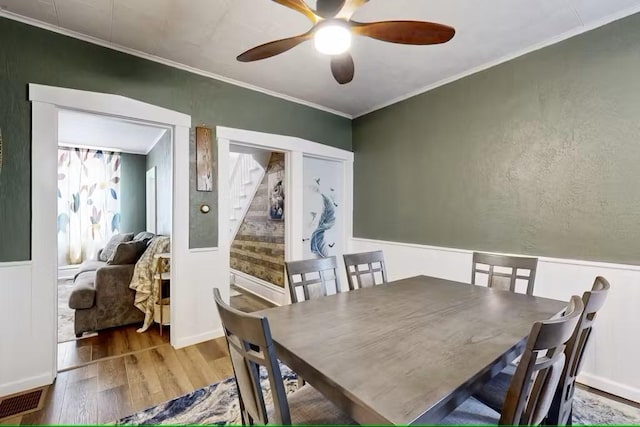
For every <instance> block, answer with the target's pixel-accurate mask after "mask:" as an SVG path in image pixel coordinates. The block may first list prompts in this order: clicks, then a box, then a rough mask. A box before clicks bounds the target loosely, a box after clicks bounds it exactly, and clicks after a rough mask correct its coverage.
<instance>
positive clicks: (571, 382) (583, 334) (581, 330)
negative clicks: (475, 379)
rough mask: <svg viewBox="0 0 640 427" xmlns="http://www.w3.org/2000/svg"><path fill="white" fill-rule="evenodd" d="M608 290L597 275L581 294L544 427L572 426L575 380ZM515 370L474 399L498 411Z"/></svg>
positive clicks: (497, 378)
mask: <svg viewBox="0 0 640 427" xmlns="http://www.w3.org/2000/svg"><path fill="white" fill-rule="evenodd" d="M609 289H610V285H609V282H608V281H607V279H605V278H604V277H600V276H598V277H596V279H595V281H594V282H593V286H592V287H591V290H590V291H587V292H585V293H584V294H583V295H582V303H583V304H584V310H583V312H582V315H581V316H580V319H579V320H578V324H577V325H576V328H575V330H574V332H573V335H572V336H571V338H570V339H569V342H568V343H567V345H566V347H565V349H564V354H565V360H566V363H565V365H564V368H563V370H562V375H561V376H560V381H559V382H558V388H557V390H556V394H555V396H554V398H553V402H552V403H551V408H550V410H549V414H548V417H547V420H546V422H545V424H547V425H567V424H571V421H572V420H571V416H572V407H573V394H574V392H575V380H576V377H577V376H578V374H579V373H580V369H581V368H582V362H583V360H584V352H585V349H586V346H587V344H588V342H589V338H590V337H591V333H592V331H593V325H594V323H595V319H596V316H597V314H598V311H600V309H601V308H602V306H603V305H604V302H605V300H606V299H607V295H608V293H609ZM514 370H515V367H514V366H513V365H510V366H508V367H507V368H506V369H504V370H503V371H502V372H500V373H499V374H498V375H497V376H495V377H494V378H493V379H492V380H491V381H489V382H488V383H487V384H486V385H485V386H484V387H483V389H482V390H480V392H478V393H477V394H476V395H475V397H476V398H477V399H478V400H479V401H481V402H482V403H484V404H485V405H488V406H489V407H491V408H493V409H496V410H499V408H500V405H501V403H500V402H501V401H503V400H504V396H505V395H506V392H507V388H508V385H509V382H510V381H511V378H512V376H513V372H514Z"/></svg>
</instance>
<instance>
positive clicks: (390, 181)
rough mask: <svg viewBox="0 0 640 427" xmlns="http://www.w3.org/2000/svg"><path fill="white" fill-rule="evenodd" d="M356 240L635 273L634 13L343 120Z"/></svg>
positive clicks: (639, 235)
mask: <svg viewBox="0 0 640 427" xmlns="http://www.w3.org/2000/svg"><path fill="white" fill-rule="evenodd" d="M353 148H354V152H355V172H354V174H355V176H354V179H355V201H354V204H355V207H354V209H355V212H354V234H355V236H357V237H365V238H373V239H382V240H391V241H401V242H413V243H421V244H428V245H436V246H445V247H456V248H468V249H477V250H487V251H499V252H513V253H522V254H535V255H546V256H554V257H563V258H577V259H586V260H601V261H614V262H623V263H634V264H637V263H640V243H639V242H640V166H639V165H640V14H636V15H634V16H631V17H628V18H626V19H624V20H621V21H618V22H615V23H613V24H610V25H607V26H605V27H602V28H600V29H597V30H595V31H592V32H589V33H586V34H583V35H580V36H578V37H575V38H572V39H569V40H567V41H564V42H562V43H559V44H556V45H553V46H550V47H547V48H545V49H542V50H539V51H537V52H533V53H531V54H528V55H526V56H524V57H520V58H518V59H515V60H513V61H510V62H507V63H505V64H502V65H499V66H496V67H494V68H491V69H489V70H486V71H484V72H481V73H478V74H474V75H472V76H469V77H466V78H464V79H462V80H458V81H456V82H453V83H451V84H448V85H446V86H443V87H440V88H438V89H435V90H433V91H430V92H428V93H425V94H422V95H419V96H416V97H414V98H411V99H408V100H406V101H403V102H401V103H398V104H395V105H392V106H390V107H387V108H385V109H383V110H380V111H377V112H374V113H371V114H369V115H366V116H364V117H361V118H358V119H356V120H355V121H354V122H353Z"/></svg>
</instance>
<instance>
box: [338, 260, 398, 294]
mask: <svg viewBox="0 0 640 427" xmlns="http://www.w3.org/2000/svg"><path fill="white" fill-rule="evenodd" d="M343 259H344V265H345V267H346V270H347V282H348V284H349V289H350V290H354V289H358V288H364V287H369V286H375V285H379V284H382V283H386V282H387V281H388V279H387V271H386V267H385V262H384V253H383V252H382V251H374V252H363V253H357V254H345V255H343ZM361 266H365V267H364V268H360V267H361ZM376 273H380V276H382V280H380V281H378V280H376ZM354 279H355V280H354ZM365 279H367V280H366V281H365Z"/></svg>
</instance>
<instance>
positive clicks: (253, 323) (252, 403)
mask: <svg viewBox="0 0 640 427" xmlns="http://www.w3.org/2000/svg"><path fill="white" fill-rule="evenodd" d="M213 296H214V299H215V302H216V306H217V307H218V313H220V319H221V320H222V327H223V329H224V333H225V336H226V337H227V344H228V346H229V356H230V357H231V365H232V366H233V372H234V374H235V378H236V385H237V387H238V397H239V399H240V411H241V414H242V422H243V424H260V425H265V424H267V423H268V422H269V420H268V419H267V409H266V407H265V399H264V395H263V393H262V386H261V385H260V367H261V366H262V367H264V368H265V370H266V372H267V376H268V379H269V384H270V386H271V397H272V399H273V416H274V418H275V420H271V421H272V423H274V424H291V415H290V413H289V404H288V402H287V396H286V393H285V389H284V382H283V381H282V374H281V372H280V366H279V364H278V359H277V357H276V353H275V349H274V346H273V340H272V338H271V331H270V329H269V322H268V321H267V319H266V318H265V317H262V316H256V315H253V314H247V313H243V312H241V311H239V310H236V309H234V308H232V307H230V306H229V305H227V304H226V303H225V302H224V301H223V300H222V297H221V295H220V291H219V290H218V288H214V289H213Z"/></svg>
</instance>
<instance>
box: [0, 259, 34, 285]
mask: <svg viewBox="0 0 640 427" xmlns="http://www.w3.org/2000/svg"><path fill="white" fill-rule="evenodd" d="M15 267H31V261H8V262H0V269H1V268H15ZM0 283H2V281H0Z"/></svg>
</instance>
